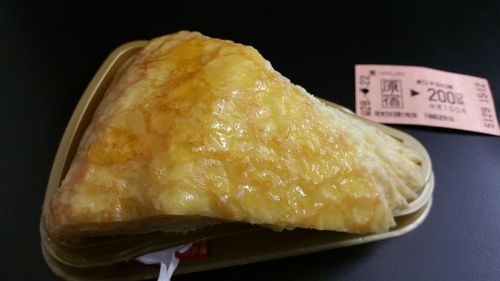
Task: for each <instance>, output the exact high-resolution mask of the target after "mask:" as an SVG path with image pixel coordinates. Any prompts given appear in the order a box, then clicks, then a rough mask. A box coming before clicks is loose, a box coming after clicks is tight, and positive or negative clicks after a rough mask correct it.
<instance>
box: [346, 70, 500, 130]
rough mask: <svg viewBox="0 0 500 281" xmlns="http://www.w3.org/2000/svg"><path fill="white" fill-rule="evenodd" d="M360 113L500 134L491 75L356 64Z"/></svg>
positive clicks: (387, 119)
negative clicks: (490, 81) (488, 78)
mask: <svg viewBox="0 0 500 281" xmlns="http://www.w3.org/2000/svg"><path fill="white" fill-rule="evenodd" d="M355 75H356V79H355V83H356V85H355V87H356V114H358V115H360V116H362V117H364V118H367V119H370V120H373V121H377V122H380V123H393V124H414V125H425V126H435V127H446V128H452V129H461V130H467V131H473V132H480V133H485V134H491V135H496V136H500V129H499V124H498V119H497V115H496V112H495V104H494V102H493V96H492V94H491V90H490V86H489V84H488V81H487V80H486V79H483V78H480V77H474V76H469V75H463V74H456V73H451V72H446V71H441V70H436V69H431V68H426V67H417V66H400V65H370V64H361V65H356V67H355Z"/></svg>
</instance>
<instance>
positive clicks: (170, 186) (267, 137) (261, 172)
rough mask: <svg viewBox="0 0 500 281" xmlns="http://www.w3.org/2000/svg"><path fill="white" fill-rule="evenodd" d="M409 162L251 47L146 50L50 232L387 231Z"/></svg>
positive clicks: (119, 88) (206, 42)
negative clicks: (237, 227)
mask: <svg viewBox="0 0 500 281" xmlns="http://www.w3.org/2000/svg"><path fill="white" fill-rule="evenodd" d="M418 161H419V158H418V156H417V155H416V153H414V152H412V151H411V150H409V149H408V148H406V147H403V145H402V144H401V143H400V142H398V141H396V140H394V139H392V138H391V137H389V136H387V135H385V134H384V133H382V132H380V131H379V130H377V129H375V128H374V127H371V126H369V125H366V124H365V123H364V122H362V121H359V120H357V119H356V118H353V117H352V116H349V115H348V114H345V113H343V112H341V111H339V110H335V109H331V108H328V107H326V106H325V105H323V104H321V103H320V102H319V101H317V100H316V99H315V98H313V97H312V96H310V95H309V94H307V93H306V92H305V90H303V89H302V88H300V87H298V86H296V85H294V84H292V83H290V81H288V80H287V79H286V78H284V77H283V76H281V75H280V74H279V73H277V72H276V71H274V70H273V69H272V67H271V65H270V64H269V63H268V62H267V61H266V60H264V59H263V58H262V57H261V56H260V54H259V53H258V52H257V51H256V50H255V49H253V48H251V47H247V46H243V45H239V44H235V43H233V42H231V41H223V40H217V39H211V38H208V37H205V36H202V35H200V34H198V33H189V32H180V33H177V34H174V35H169V36H165V37H161V38H158V39H155V40H152V41H151V42H150V44H149V45H148V46H147V47H146V48H145V49H144V50H142V51H141V52H140V53H139V55H138V56H137V57H136V58H135V59H134V61H133V62H132V63H131V65H130V66H129V67H128V68H127V69H126V70H124V71H123V72H122V73H120V74H119V76H118V77H117V78H116V79H115V81H114V83H113V84H112V86H111V87H110V89H109V90H108V92H107V94H106V97H105V99H104V100H103V102H102V104H101V105H100V107H99V109H98V111H97V112H96V114H95V117H94V120H93V121H92V123H91V125H90V127H89V129H88V130H87V133H86V136H85V137H84V139H83V140H82V142H81V145H80V148H79V150H78V154H77V156H76V158H75V160H74V162H73V164H72V166H71V168H70V171H69V172H68V175H67V177H66V179H65V180H64V182H63V183H62V186H61V188H60V189H59V191H58V193H57V196H56V197H55V199H54V201H53V204H52V213H53V214H54V215H53V216H54V220H53V223H54V224H56V225H59V226H64V225H75V224H85V223H102V222H123V221H128V220H137V219H142V218H147V217H150V216H158V215H160V216H161V215H165V216H168V215H190V216H204V217H211V218H220V219H225V220H231V221H244V222H249V223H255V224H263V225H271V226H274V227H301V228H314V229H327V230H337V231H349V232H372V231H384V230H387V229H388V228H389V227H390V226H391V225H392V224H393V218H392V212H391V209H397V208H401V207H404V206H405V204H406V202H407V200H408V199H411V198H412V197H414V196H415V194H416V193H415V192H416V190H418V188H419V187H420V186H421V185H422V181H423V179H422V175H421V174H419V173H420V170H419V167H418V165H417V164H416V163H417V162H418Z"/></svg>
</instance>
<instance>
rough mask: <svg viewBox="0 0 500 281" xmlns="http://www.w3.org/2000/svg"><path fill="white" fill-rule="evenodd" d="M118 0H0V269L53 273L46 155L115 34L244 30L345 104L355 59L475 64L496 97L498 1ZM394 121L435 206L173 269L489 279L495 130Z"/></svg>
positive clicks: (496, 269) (497, 186)
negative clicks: (371, 237)
mask: <svg viewBox="0 0 500 281" xmlns="http://www.w3.org/2000/svg"><path fill="white" fill-rule="evenodd" d="M125 2H126V1H122V2H116V3H113V4H107V3H104V1H102V2H101V3H99V4H97V3H91V2H85V3H80V4H73V3H70V2H69V1H68V2H67V3H60V4H47V3H42V2H40V3H32V4H25V3H21V2H14V1H12V2H5V1H2V3H1V4H0V35H1V36H0V40H1V41H0V71H1V72H0V106H1V108H0V124H1V127H0V129H1V132H2V136H1V138H0V148H1V152H0V155H1V158H0V159H1V162H0V163H1V169H0V171H1V177H0V180H1V185H0V208H1V209H0V222H1V225H0V231H1V232H0V234H1V239H0V252H1V254H0V280H58V278H57V277H56V276H55V275H54V274H53V273H51V271H50V270H49V268H48V267H47V266H46V264H45V262H44V260H43V258H42V256H41V252H40V246H39V243H40V238H39V234H38V223H39V216H40V210H41V205H42V200H43V195H44V189H45V185H46V182H47V179H48V175H49V171H50V167H51V164H52V160H53V157H54V155H55V151H56V148H57V146H58V143H59V140H60V138H61V136H62V133H63V130H64V128H65V125H66V123H67V122H68V120H69V118H70V115H71V113H72V111H73V109H74V107H75V105H76V103H77V101H78V99H79V97H80V95H81V94H82V92H83V90H84V88H85V87H86V85H87V83H88V82H89V81H90V79H91V78H92V75H93V74H94V73H95V71H96V70H97V68H98V67H99V66H100V64H101V63H102V62H103V60H104V59H105V58H106V56H107V55H108V54H109V53H110V52H111V51H112V50H113V49H114V48H116V47H118V46H119V45H121V44H123V43H125V42H128V41H132V40H137V39H149V38H152V37H155V36H159V35H162V34H166V33H171V32H174V31H177V30H180V29H186V30H198V31H201V32H202V33H204V34H206V35H209V36H213V37H220V38H227V39H232V40H234V41H237V42H241V43H245V44H249V45H252V46H254V47H256V48H257V49H258V50H259V51H260V52H261V53H262V54H263V56H264V57H266V58H267V59H268V60H270V61H271V62H272V64H273V66H274V67H275V68H276V69H277V70H278V71H280V72H281V73H283V74H284V75H285V76H287V77H289V78H290V79H291V80H292V81H294V82H295V83H297V84H300V85H302V86H303V87H305V88H306V89H308V91H309V92H311V93H312V94H315V95H317V96H321V97H324V98H327V99H330V100H332V101H336V102H337V103H340V104H342V105H345V106H347V107H349V108H351V109H352V108H353V107H354V88H353V85H354V64H356V63H379V64H409V65H422V66H429V67H435V68H438V69H442V70H448V71H454V72H459V73H464V74H470V75H476V76H480V77H485V78H487V79H488V80H489V82H490V86H491V88H492V90H493V92H494V95H495V98H496V105H497V111H498V108H499V106H498V105H499V102H500V2H498V1H497V2H496V3H495V1H490V2H485V1H475V2H472V1H471V2H470V3H468V2H462V1H448V2H436V1H432V2H431V1H428V2H427V3H424V2H423V1H401V3H398V2H394V3H389V2H384V3H382V2H379V1H373V2H376V3H371V4H367V3H362V2H360V1H356V2H353V3H352V4H349V5H348V6H347V7H346V6H345V5H340V4H329V6H323V7H321V6H313V5H311V7H305V6H304V5H305V3H301V5H300V6H296V5H294V4H290V3H288V4H282V5H281V6H278V5H276V6H275V7H274V6H273V7H272V6H270V2H268V3H261V4H257V3H252V2H247V1H242V2H239V1H238V2H237V1H234V2H231V3H228V4H225V5H222V4H220V5H216V6H212V5H213V4H210V5H209V4H203V5H200V4H195V3H188V4H185V5H174V4H172V3H170V2H169V1H162V2H159V4H153V3H149V2H148V3H146V1H134V3H133V4H132V3H130V4H129V3H125ZM414 2H415V3H414ZM416 2H419V3H416ZM399 128H401V129H403V130H405V131H407V132H409V133H410V134H412V135H413V136H415V137H417V138H418V139H419V140H420V141H421V142H422V143H423V144H424V145H425V146H426V148H427V149H428V151H429V153H430V155H431V157H432V160H433V164H434V172H435V175H436V190H435V193H434V206H433V208H432V210H431V213H430V215H429V217H428V219H427V220H426V222H425V223H424V224H423V225H422V226H420V227H419V228H418V229H416V230H415V231H413V232H411V233H409V234H407V235H405V236H402V237H399V238H395V239H391V240H388V241H381V242H376V243H372V244H369V245H363V246H356V247H351V248H347V249H339V250H331V251H326V252H321V253H316V254H310V255H306V256H299V257H293V258H287V259H281V260H276V261H270V262H263V263H258V264H253V265H246V266H239V267H233V268H229V269H224V270H217V271H210V272H204V273H197V274H190V275H186V276H180V277H176V278H174V280H205V279H218V280H255V279H263V280H500V138H498V137H493V136H486V135H481V134H475V133H467V132H461V131H453V130H446V129H432V128H425V127H416V126H413V127H412V126H401V127H399Z"/></svg>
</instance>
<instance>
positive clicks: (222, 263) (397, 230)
mask: <svg viewBox="0 0 500 281" xmlns="http://www.w3.org/2000/svg"><path fill="white" fill-rule="evenodd" d="M147 43H148V41H134V42H130V43H127V44H125V45H122V46H121V47H119V48H117V49H116V50H115V51H113V52H112V53H111V54H110V56H109V57H108V58H107V59H106V61H105V62H104V63H103V65H102V66H101V68H100V69H99V70H98V72H97V73H96V74H95V76H94V78H93V79H92V81H91V82H90V84H89V86H88V87H87V89H86V90H85V92H84V94H83V96H82V97H81V99H80V101H79V103H78V105H77V107H76V109H75V111H74V112H73V115H72V117H71V119H70V121H69V123H68V126H67V127H66V131H65V133H64V135H63V138H62V140H61V143H60V145H59V148H58V150H57V154H56V157H55V160H54V164H53V166H52V170H51V174H50V178H49V182H48V186H47V191H46V194H45V201H44V207H43V213H42V219H41V224H40V232H41V236H42V251H43V254H44V257H45V260H46V261H47V264H48V265H49V267H50V268H51V269H52V270H53V271H54V272H55V273H56V274H57V275H59V276H61V277H63V278H65V279H68V280H139V279H147V278H154V277H156V276H157V275H158V273H159V268H158V267H157V266H147V265H143V264H140V263H138V262H134V261H128V262H127V261H125V260H133V257H135V256H139V255H140V254H139V253H141V254H143V253H147V252H148V251H149V252H151V251H154V250H158V249H162V245H169V244H168V242H169V241H163V242H165V243H162V239H164V240H168V239H169V238H168V237H167V238H166V236H162V235H164V234H162V233H159V234H156V236H152V237H155V239H156V240H157V241H156V243H154V245H152V246H149V247H144V249H142V251H137V253H136V255H135V256H134V254H130V253H129V255H132V256H126V255H124V260H123V261H119V262H115V261H113V262H110V263H106V260H105V259H103V260H102V261H96V264H95V265H92V264H91V263H87V262H86V261H87V260H85V258H84V257H83V256H82V257H80V256H78V255H79V252H78V251H74V252H72V253H69V252H68V254H67V255H64V254H61V251H59V252H58V249H57V247H56V246H54V243H53V241H50V239H48V237H47V233H46V230H45V226H44V223H43V221H44V219H43V216H44V213H45V212H46V209H47V206H48V202H49V201H50V198H51V197H52V196H53V194H54V193H55V192H56V190H57V188H58V187H59V185H60V183H61V180H62V179H63V177H64V175H65V174H66V172H67V170H68V168H69V165H70V163H71V161H72V159H73V157H74V155H75V152H76V149H77V147H78V144H79V142H80V139H81V137H82V135H83V133H84V132H85V129H86V128H87V127H88V125H89V123H90V121H91V119H92V116H93V113H94V111H95V110H96V108H97V105H98V104H99V102H100V101H101V99H102V97H103V95H104V93H105V91H106V88H107V87H108V85H109V84H110V83H111V81H112V80H113V77H114V75H115V74H116V72H117V71H118V70H119V69H120V68H121V67H124V66H125V65H126V63H127V61H129V59H130V58H131V57H133V56H134V54H136V53H137V52H138V51H140V50H141V49H142V48H143V47H144V46H145V45H146V44H147ZM324 102H325V103H326V104H328V105H330V106H332V107H336V108H340V109H342V110H344V111H346V112H348V113H350V114H353V115H354V113H352V112H351V111H349V110H348V109H346V108H344V107H341V106H339V105H337V104H334V103H331V102H328V101H324ZM356 118H360V117H356ZM362 120H363V121H365V122H368V123H370V124H372V125H374V126H377V127H379V128H380V129H382V130H383V131H385V132H386V133H387V134H389V135H391V136H393V137H394V138H396V139H398V140H399V141H402V142H405V143H406V144H408V145H409V146H412V147H413V148H414V149H415V150H416V151H418V152H419V153H420V154H421V155H422V158H423V162H422V164H421V167H422V169H423V172H424V174H425V176H426V185H425V186H424V188H423V189H422V192H421V194H420V195H419V197H418V198H417V199H416V200H414V201H413V202H411V203H410V205H409V207H408V208H406V209H404V210H403V211H401V212H399V213H398V214H396V223H397V226H395V227H393V228H392V229H391V230H390V231H388V232H385V233H380V234H368V235H356V234H348V233H339V232H331V231H315V230H302V229H297V230H293V231H283V232H274V231H271V230H268V229H265V228H260V227H246V228H243V230H242V231H241V230H240V231H234V232H233V233H232V234H231V235H224V236H222V235H215V234H213V233H212V234H207V233H199V235H200V237H197V236H196V235H194V236H190V239H194V240H196V239H198V238H203V237H212V239H210V240H209V256H208V257H206V258H202V259H197V260H187V261H182V262H181V263H180V266H179V268H178V269H177V271H176V274H182V273H189V272H196V271H202V270H208V269H215V268H222V267H228V266H234V265H240V264H247V263H253V262H259V261H265V260H271V259H276V258H281V257H288V256H294V255H300V254H306V253H312V252H317V251H323V250H328V249H334V248H340V247H347V246H352V245H357V244H363V243H368V242H372V241H377V240H382V239H388V238H392V237H396V236H400V235H402V234H405V233H407V232H409V231H412V230H413V229H415V228H416V227H418V226H419V225H420V224H421V223H422V222H423V221H424V220H425V218H426V217H427V214H428V213H429V210H430V207H431V203H432V191H433V188H434V176H433V173H432V168H431V160H430V157H429V155H428V153H427V151H426V150H425V148H424V147H423V146H422V145H421V144H420V143H419V142H418V141H417V140H416V139H414V138H413V137H411V136H410V135H408V134H406V133H403V132H401V131H398V130H396V129H393V128H390V127H387V126H384V125H381V124H378V123H374V122H372V121H369V120H365V119H362ZM132 240H133V239H132ZM188 240H189V239H188ZM170 242H171V241H170ZM179 243H180V241H179ZM163 248H164V247H163ZM93 258H94V259H95V257H93ZM79 260H81V261H85V263H84V262H82V264H79V263H78V261H79ZM96 260H97V259H96Z"/></svg>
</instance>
